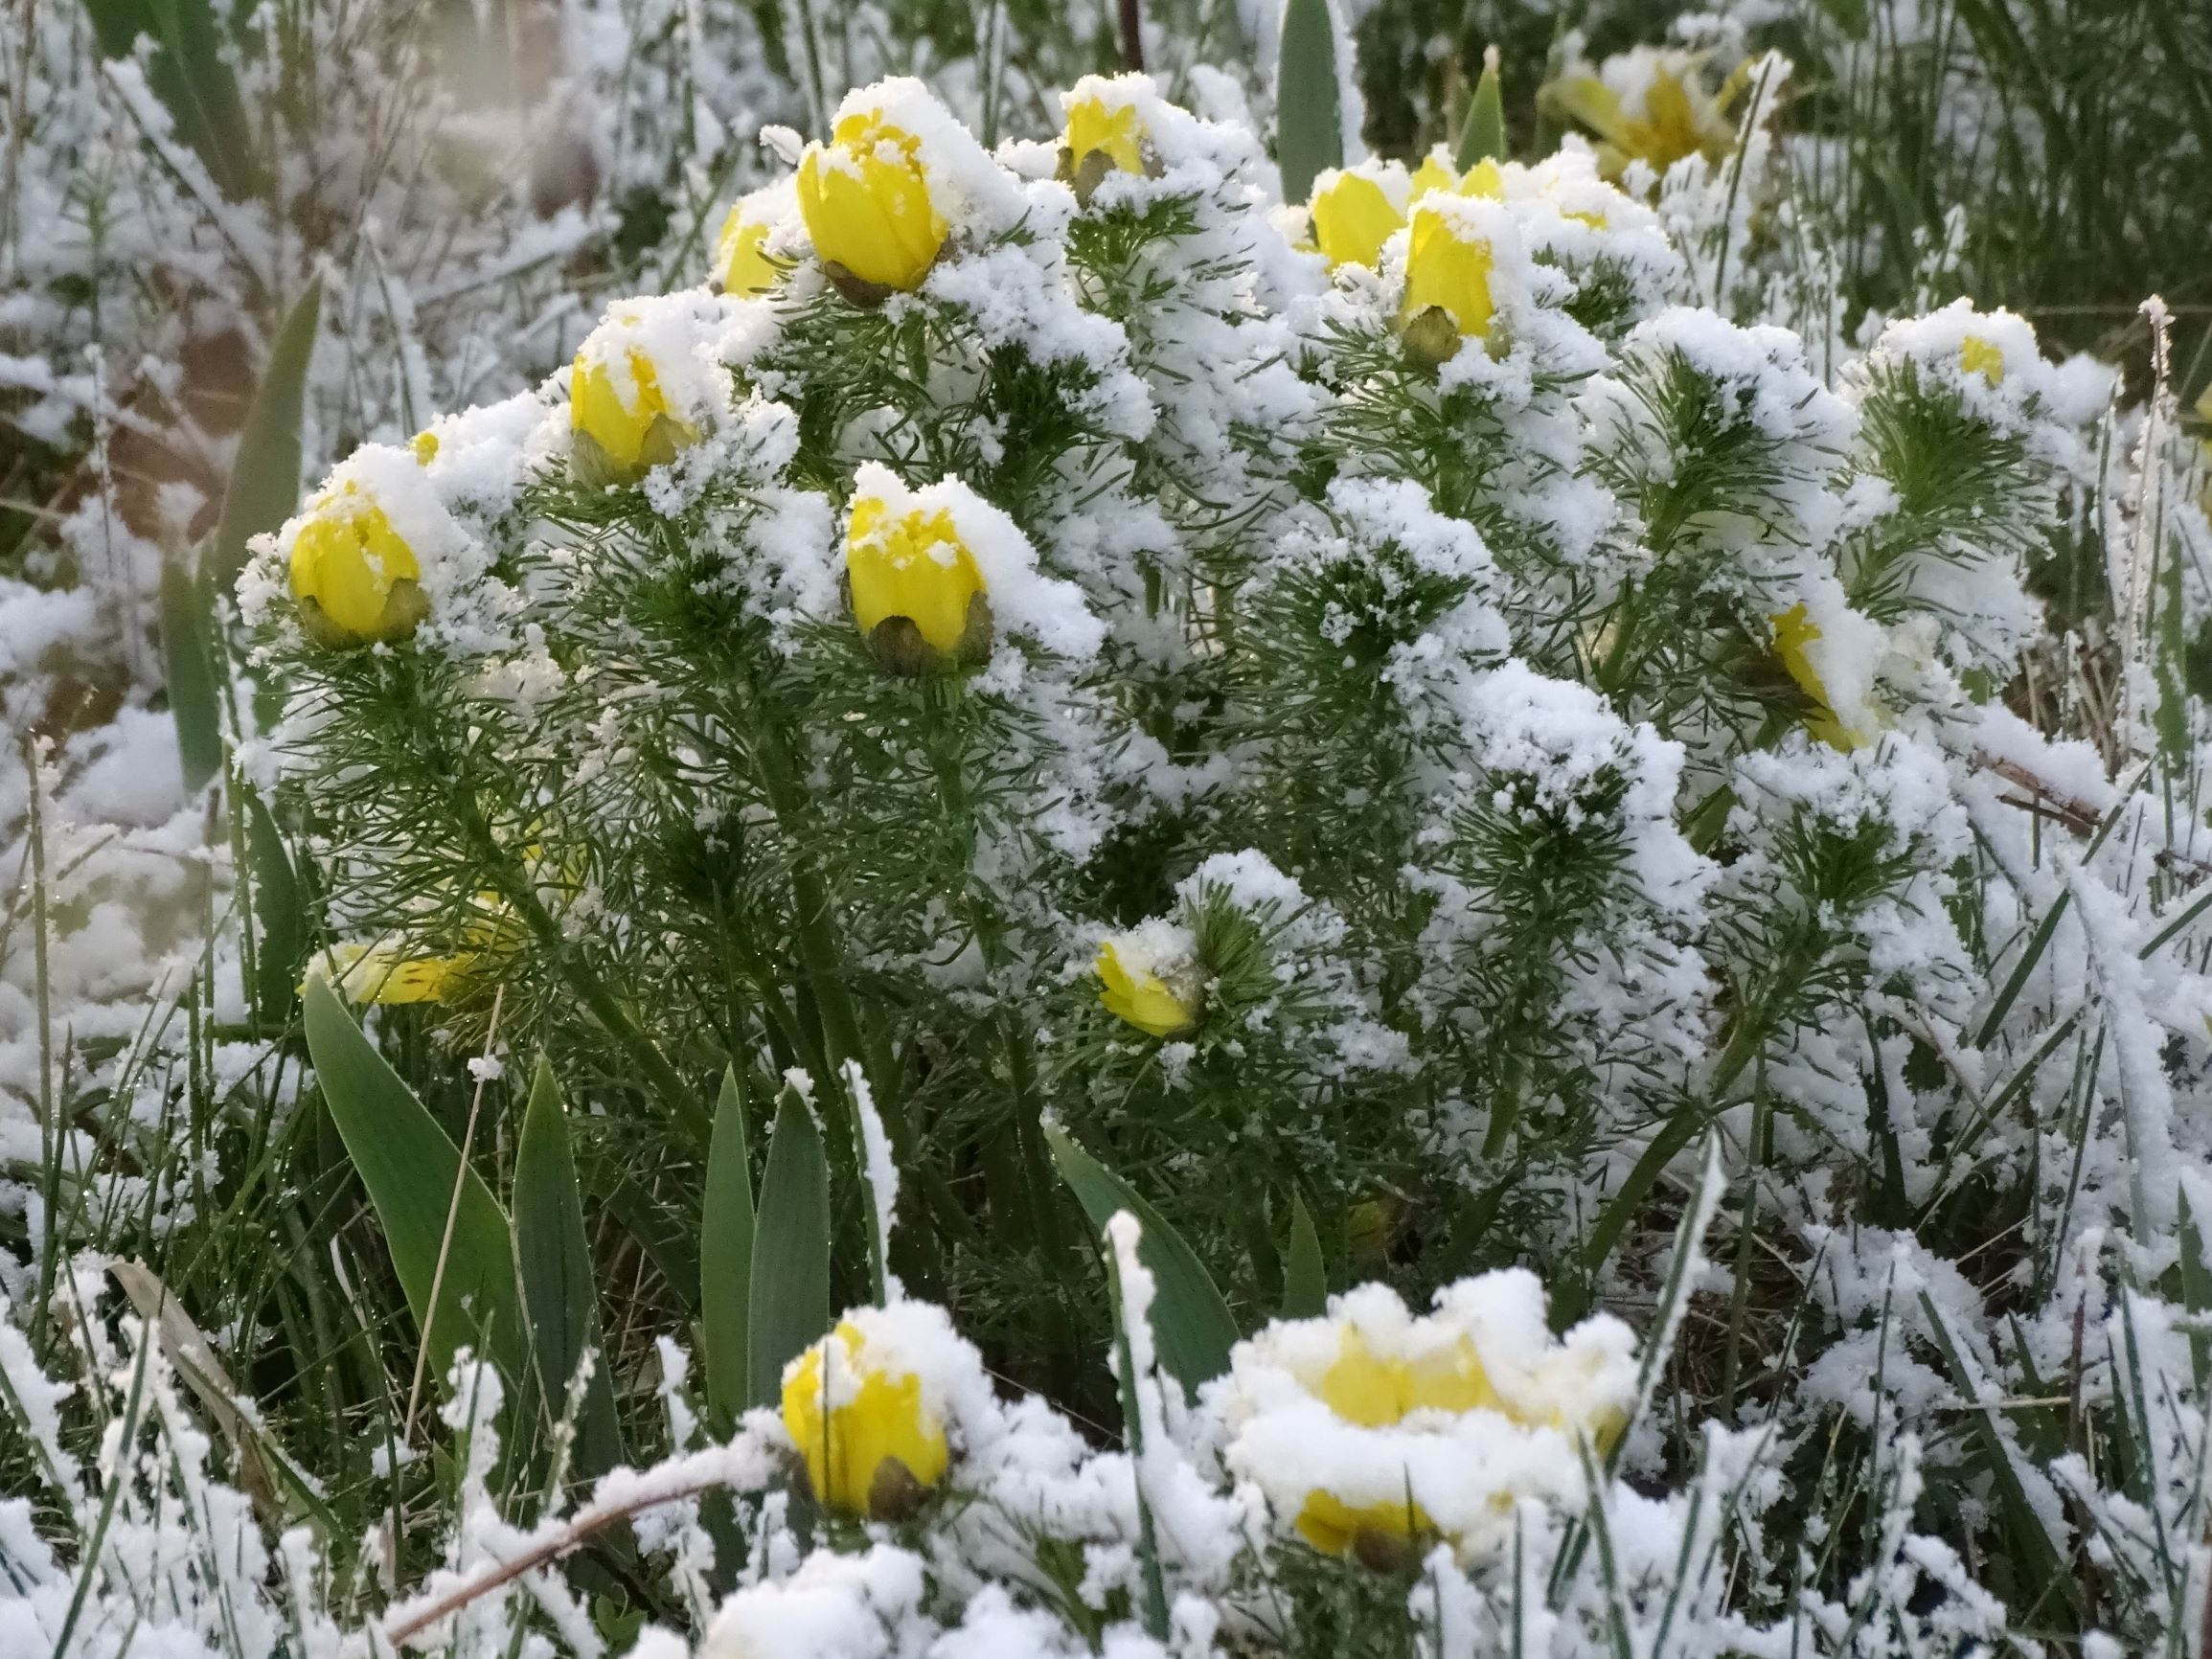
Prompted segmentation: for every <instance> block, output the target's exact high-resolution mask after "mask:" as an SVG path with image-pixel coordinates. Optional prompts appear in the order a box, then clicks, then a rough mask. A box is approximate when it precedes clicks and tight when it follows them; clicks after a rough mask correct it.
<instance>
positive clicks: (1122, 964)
mask: <svg viewBox="0 0 2212 1659" xmlns="http://www.w3.org/2000/svg"><path fill="white" fill-rule="evenodd" d="M1094 966H1095V967H1096V971H1097V973H1098V982H1099V993H1098V999H1099V1001H1100V1002H1102V1003H1104V1004H1105V1005H1106V1011H1107V1012H1109V1013H1111V1014H1113V1015H1114V1016H1115V1017H1116V1018H1117V1019H1121V1020H1126V1021H1127V1022H1128V1023H1129V1024H1130V1025H1133V1026H1135V1027H1136V1028H1137V1030H1139V1031H1141V1032H1144V1033H1146V1034H1148V1035H1151V1036H1156V1037H1171V1036H1175V1035H1178V1034H1181V1033H1183V1032H1186V1031H1188V1030H1190V1029H1191V1027H1193V1026H1194V1025H1196V1024H1197V1023H1198V1013H1199V1011H1200V1010H1201V1008H1202V1007H1203V1005H1204V987H1203V982H1202V980H1201V977H1200V975H1199V971H1198V966H1197V945H1196V942H1195V941H1193V939H1192V938H1191V935H1190V933H1189V931H1188V930H1187V929H1185V928H1181V927H1177V926H1175V925H1174V924H1173V923H1171V922H1166V921H1148V922H1144V923H1142V924H1140V925H1139V926H1136V927H1133V928H1131V929H1129V931H1128V932H1127V933H1117V934H1115V935H1114V936H1113V937H1112V938H1110V939H1108V940H1107V941H1106V943H1103V944H1101V945H1100V946H1099V950H1098V961H1097V963H1096V964H1095V965H1094Z"/></svg>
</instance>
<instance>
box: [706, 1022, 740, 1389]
mask: <svg viewBox="0 0 2212 1659" xmlns="http://www.w3.org/2000/svg"><path fill="white" fill-rule="evenodd" d="M752 1297H753V1165H752V1157H751V1153H750V1151H749V1149H748V1148H747V1146H746V1144H745V1093H744V1090H743V1088H742V1087H741V1086H740V1084H739V1082H738V1069H737V1067H735V1066H731V1067H730V1068H728V1069H727V1070H726V1071H724V1072H723V1073H722V1092H721V1098H720V1099H719V1100H718V1102H716V1103H715V1133H714V1140H713V1142H712V1143H711V1144H710V1146H709V1148H708V1150H707V1190H706V1195H705V1197H704V1199H703V1200H702V1201H701V1203H700V1206H699V1324H700V1326H701V1328H702V1329H704V1331H705V1334H706V1341H705V1344H704V1347H705V1349H706V1365H707V1401H708V1403H709V1404H710V1405H711V1406H713V1408H714V1409H715V1411H716V1412H717V1413H718V1414H719V1415H720V1416H722V1417H723V1418H724V1419H725V1420H735V1419H736V1418H737V1415H738V1413H739V1412H741V1411H742V1410H743V1409H744V1406H745V1400H746V1398H747V1393H748V1391H747V1381H746V1374H745V1342H746V1335H747V1329H746V1328H747V1325H748V1323H749V1315H750V1310H751V1307H752Z"/></svg>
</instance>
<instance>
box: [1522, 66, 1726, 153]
mask: <svg viewBox="0 0 2212 1659" xmlns="http://www.w3.org/2000/svg"><path fill="white" fill-rule="evenodd" d="M1706 57H1707V55H1706V54H1704V53H1698V52H1681V51H1662V52H1638V53H1633V54H1630V55H1629V56H1628V57H1625V58H1616V59H1614V60H1613V63H1612V64H1608V78H1607V79H1606V80H1601V79H1599V78H1598V77H1597V76H1594V75H1569V76H1564V77H1562V78H1561V79H1560V80H1555V81H1552V82H1551V83H1550V84H1549V85H1547V86H1545V87H1544V89H1543V92H1542V95H1541V96H1542V98H1543V100H1544V102H1546V103H1547V104H1548V105H1550V107H1552V108H1553V109H1555V110H1557V111H1558V112H1559V113H1561V114H1562V115H1565V116H1567V117H1568V118H1570V119H1572V120H1574V121H1576V122H1579V123H1580V124H1581V125H1584V126H1585V127H1587V128H1588V129H1589V130H1590V131H1591V132H1593V133H1595V134H1596V135H1597V138H1598V140H1599V143H1598V169H1599V171H1601V172H1602V173H1603V174H1604V175H1605V176H1606V177H1607V178H1618V177H1619V176H1620V175H1621V173H1622V171H1623V170H1625V169H1626V168H1627V167H1628V165H1629V163H1630V162H1631V161H1641V162H1645V163H1648V164H1649V165H1650V166H1651V168H1652V169H1653V171H1655V172H1661V173H1663V172H1665V171H1666V170H1667V169H1668V168H1670V167H1672V166H1674V164H1675V163H1676V162H1677V161H1680V160H1681V159H1682V158H1683V157H1684V156H1686V155H1692V154H1702V155H1703V156H1704V157H1705V158H1706V159H1707V160H1708V161H1715V162H1717V161H1719V160H1721V159H1722V157H1723V156H1725V155H1726V154H1727V153H1728V151H1729V150H1730V149H1731V148H1734V146H1735V143H1736V124H1735V122H1734V121H1732V120H1731V119H1730V118H1729V114H1728V110H1729V106H1730V105H1731V104H1733V103H1734V102H1736V100H1737V99H1738V98H1739V97H1741V96H1742V94H1743V92H1744V89H1745V86H1747V85H1748V84H1749V82H1750V73H1751V67H1752V66H1751V63H1750V62H1749V61H1745V62H1744V63H1742V64H1739V65H1738V66H1737V68H1736V70H1735V71H1734V73H1732V74H1731V75H1730V76H1729V77H1728V79H1727V80H1725V81H1724V82H1723V83H1722V87H1721V90H1720V91H1719V92H1718V93H1708V92H1707V91H1706V90H1705V87H1704V80H1703V73H1702V72H1703V70H1704V66H1705V59H1706ZM1614 65H1619V68H1618V69H1615V67H1614ZM1639 75H1640V77H1641V81H1640V84H1635V85H1633V89H1632V90H1630V91H1628V92H1626V93H1624V92H1623V91H1620V90H1617V89H1616V88H1615V87H1614V86H1612V85H1608V80H1620V81H1622V82H1623V83H1624V84H1630V83H1633V82H1635V81H1636V80H1637V78H1638V76H1639Z"/></svg>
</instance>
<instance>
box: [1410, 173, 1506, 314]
mask: <svg viewBox="0 0 2212 1659" xmlns="http://www.w3.org/2000/svg"><path fill="white" fill-rule="evenodd" d="M1495 262H1496V261H1495V255H1494V252H1493V250H1492V248H1491V244H1490V242H1489V241H1488V240H1487V239H1485V238H1484V237H1482V236H1481V235H1480V234H1479V233H1477V232H1476V231H1475V230H1474V228H1473V227H1472V226H1471V225H1470V224H1469V223H1468V222H1467V220H1466V219H1465V218H1464V217H1463V216H1460V215H1458V214H1454V213H1450V212H1448V211H1446V209H1445V208H1444V207H1442V206H1440V205H1439V204H1437V203H1435V202H1433V201H1428V202H1423V203H1421V204H1419V205H1417V206H1416V207H1415V208H1414V210H1413V218H1412V228H1411V231H1410V233H1409V234H1408V237H1407V241H1406V253H1405V307H1404V313H1403V315H1404V320H1405V321H1406V322H1407V323H1409V324H1410V323H1412V322H1414V321H1415V320H1416V319H1418V318H1419V317H1421V316H1422V314H1423V313H1424V312H1426V311H1428V310H1430V309H1431V308H1433V309H1436V310H1440V311H1442V312H1444V314H1445V315H1446V316H1448V317H1449V318H1450V319H1451V326H1452V328H1453V330H1455V331H1456V332H1457V333H1458V334H1459V335H1460V336H1461V337H1462V338H1473V339H1487V338H1488V337H1489V335H1490V326H1491V322H1492V320H1493V319H1494V316H1495V315H1496V307H1495V305H1494V302H1493V300H1492V298H1491V291H1490V275H1491V270H1492V268H1493V266H1494V264H1495Z"/></svg>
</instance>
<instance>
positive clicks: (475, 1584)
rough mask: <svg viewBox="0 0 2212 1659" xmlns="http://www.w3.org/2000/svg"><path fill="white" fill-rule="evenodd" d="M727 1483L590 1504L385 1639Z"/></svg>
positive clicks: (413, 1632) (405, 1634) (403, 1638)
mask: <svg viewBox="0 0 2212 1659" xmlns="http://www.w3.org/2000/svg"><path fill="white" fill-rule="evenodd" d="M722 1484H723V1483H722V1482H720V1481H718V1480H704V1481H694V1482H692V1483H690V1484H689V1485H687V1486H682V1487H678V1488H676V1489H673V1491H665V1492H654V1493H653V1494H652V1495H651V1496H650V1497H643V1498H633V1499H631V1500H630V1501H629V1502H628V1503H626V1504H606V1505H603V1506H601V1507H599V1508H597V1509H589V1510H584V1511H582V1512H581V1513H579V1514H578V1515H577V1517H576V1519H575V1520H573V1521H571V1522H569V1524H568V1525H567V1526H566V1527H563V1528H562V1529H561V1530H560V1531H559V1533H557V1534H554V1535H553V1536H552V1537H551V1538H548V1539H547V1540H546V1541H545V1542H544V1543H542V1544H538V1545H536V1546H535V1547H534V1548H532V1549H529V1550H526V1551H524V1552H523V1553H522V1554H521V1555H519V1556H517V1557H514V1559H513V1560H512V1561H502V1562H501V1563H500V1564H499V1565H498V1566H496V1567H494V1568H493V1569H492V1570H491V1571H490V1572H489V1573H485V1574H483V1575H482V1576H481V1577H478V1578H475V1579H469V1580H468V1582H467V1583H466V1584H459V1585H456V1586H455V1587H454V1588H453V1589H451V1590H448V1591H447V1592H446V1593H445V1595H443V1596H441V1597H439V1598H438V1600H437V1601H435V1602H431V1603H430V1605H429V1606H427V1607H425V1608H423V1609H422V1611H421V1612H420V1613H417V1614H415V1615H414V1616H413V1617H412V1618H409V1619H403V1620H401V1621H400V1622H399V1624H397V1625H392V1626H390V1627H389V1628H388V1629H386V1630H385V1631H384V1632H383V1636H384V1640H385V1641H387V1642H389V1643H390V1644H391V1645H392V1646H393V1647H395V1648H398V1647H399V1646H401V1645H402V1644H404V1643H407V1642H411V1641H413V1640H414V1639H415V1638H416V1637H417V1636H420V1635H421V1634H422V1632H423V1631H425V1630H427V1629H429V1628H430V1627H431V1626H432V1625H436V1624H438V1623H439V1622H440V1621H441V1620H444V1619H449V1618H451V1617H452V1616H453V1615H454V1614H456V1613H458V1612H460V1611H461V1609H462V1608H464V1607H466V1606H467V1605H468V1603H469V1602H473V1601H475V1600H476V1599H477V1598H478V1597H480V1596H486V1595H489V1594H490V1592H492V1591H493V1590H496V1589H498V1588H499V1587H500V1586H501V1585H503V1584H512V1583H513V1582H514V1580H515V1579H519V1578H521V1577H522V1576H523V1574H525V1573H531V1572H536V1570H537V1569H538V1568H539V1567H544V1566H550V1565H551V1564H552V1563H553V1562H555V1561H557V1560H559V1558H560V1557H562V1556H565V1555H567V1554H568V1552H569V1551H571V1550H573V1549H575V1548H576V1547H577V1546H578V1545H579V1544H582V1542H583V1541H584V1539H586V1538H588V1537H590V1536H591V1534H594V1533H596V1532H599V1531H601V1530H602V1529H604V1528H606V1527H611V1526H613V1525H614V1523H615V1522H617V1521H625V1520H627V1519H629V1518H630V1516H632V1515H637V1514H643V1513H644V1512H645V1511H647V1510H650V1509H654V1508H657V1507H658V1506H659V1505H662V1504H673V1503H680V1502H681V1501H682V1500H684V1499H685V1498H696V1497H697V1496H698V1495H699V1494H700V1493H701V1492H707V1491H712V1490H713V1489H715V1488H717V1487H718V1486H720V1485H722Z"/></svg>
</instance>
